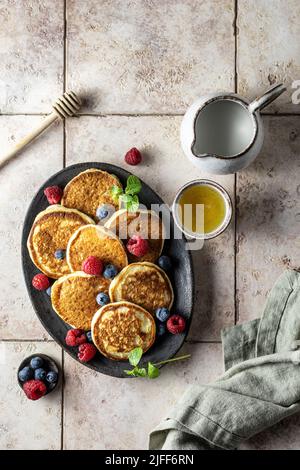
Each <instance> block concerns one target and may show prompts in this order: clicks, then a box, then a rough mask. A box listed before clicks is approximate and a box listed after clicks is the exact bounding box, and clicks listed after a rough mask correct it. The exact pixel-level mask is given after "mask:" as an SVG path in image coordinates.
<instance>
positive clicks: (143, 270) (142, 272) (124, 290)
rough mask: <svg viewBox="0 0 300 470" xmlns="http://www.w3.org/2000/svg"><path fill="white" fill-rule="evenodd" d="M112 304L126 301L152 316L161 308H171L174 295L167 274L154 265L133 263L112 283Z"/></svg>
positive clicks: (110, 290) (110, 293)
mask: <svg viewBox="0 0 300 470" xmlns="http://www.w3.org/2000/svg"><path fill="white" fill-rule="evenodd" d="M109 296H110V299H111V301H112V302H120V301H121V300H125V301H128V302H132V303H134V304H137V305H140V306H141V307H143V308H144V309H146V310H148V312H150V313H151V314H152V315H154V314H155V310H156V309H157V308H159V307H167V308H169V309H170V308H171V306H172V304H173V299H174V294H173V289H172V285H171V282H170V280H169V278H168V276H167V275H166V273H165V272H164V271H163V270H162V269H160V268H159V267H158V266H156V265H155V264H153V263H148V262H143V263H132V264H129V265H128V266H127V267H126V268H124V269H123V270H122V271H121V272H120V273H119V274H118V275H117V276H116V277H115V278H114V279H113V281H112V282H111V284H110V288H109Z"/></svg>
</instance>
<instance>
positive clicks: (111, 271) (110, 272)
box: [103, 264, 118, 279]
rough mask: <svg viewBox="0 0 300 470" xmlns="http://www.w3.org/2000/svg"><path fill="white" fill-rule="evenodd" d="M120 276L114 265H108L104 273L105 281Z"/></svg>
mask: <svg viewBox="0 0 300 470" xmlns="http://www.w3.org/2000/svg"><path fill="white" fill-rule="evenodd" d="M117 274H118V270H117V268H116V267H115V266H114V265H113V264H107V265H106V266H105V268H104V271H103V276H104V277H105V279H113V278H114V277H115V276H116V275H117Z"/></svg>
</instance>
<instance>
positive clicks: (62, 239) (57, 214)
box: [27, 204, 94, 279]
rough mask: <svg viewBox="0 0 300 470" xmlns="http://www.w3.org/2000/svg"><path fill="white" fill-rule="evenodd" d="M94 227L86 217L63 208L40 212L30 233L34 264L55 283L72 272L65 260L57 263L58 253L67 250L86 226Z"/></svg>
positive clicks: (30, 252) (52, 207)
mask: <svg viewBox="0 0 300 470" xmlns="http://www.w3.org/2000/svg"><path fill="white" fill-rule="evenodd" d="M86 224H94V221H93V220H92V219H90V217H88V216H87V215H85V214H82V213H81V212H79V211H77V210H75V209H66V208H65V207H62V206H60V205H58V204H57V205H53V206H49V207H48V208H47V209H46V210H45V211H42V212H40V213H39V214H38V215H37V217H36V218H35V221H34V223H33V225H32V228H31V230H30V233H29V236H28V240H27V247H28V251H29V254H30V257H31V259H32V261H33V263H34V264H35V265H36V267H37V268H38V269H40V270H41V271H42V272H43V273H45V274H46V275H47V276H49V277H52V278H54V279H57V278H59V277H60V276H63V275H64V274H67V273H69V272H70V269H69V266H68V264H67V261H66V259H62V260H60V259H56V258H55V256H54V253H55V251H56V250H59V249H61V250H65V249H66V248H67V244H68V241H69V238H70V237H71V235H72V234H73V233H74V232H75V231H76V230H77V229H78V228H79V227H82V226H83V225H86Z"/></svg>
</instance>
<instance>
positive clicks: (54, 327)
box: [22, 163, 193, 377]
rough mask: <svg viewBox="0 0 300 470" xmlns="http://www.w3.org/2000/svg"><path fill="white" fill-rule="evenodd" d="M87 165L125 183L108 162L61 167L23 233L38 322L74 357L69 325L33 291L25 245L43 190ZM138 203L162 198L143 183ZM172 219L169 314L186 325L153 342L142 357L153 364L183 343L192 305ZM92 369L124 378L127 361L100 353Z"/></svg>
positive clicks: (187, 259) (184, 253) (185, 258)
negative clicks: (67, 341)
mask: <svg viewBox="0 0 300 470" xmlns="http://www.w3.org/2000/svg"><path fill="white" fill-rule="evenodd" d="M88 168H99V169H101V170H105V171H108V172H109V173H113V174H115V175H116V176H117V177H118V178H119V179H120V180H121V182H122V183H123V184H124V185H126V180H127V177H128V176H129V175H130V173H128V172H127V171H125V170H123V169H122V168H119V167H117V166H115V165H110V164H108V163H80V164H77V165H72V166H69V167H68V168H65V169H64V170H62V171H60V172H59V173H56V174H55V175H54V176H52V177H51V178H49V179H48V181H46V182H45V184H44V185H43V186H42V187H41V188H40V189H39V191H38V193H37V194H36V196H35V197H34V199H33V201H32V203H31V204H30V207H29V209H28V212H27V215H26V218H25V222H24V228H23V234H22V264H23V272H24V277H25V282H26V286H27V290H28V293H29V296H30V299H31V302H32V305H33V307H34V309H35V311H36V314H37V316H38V317H39V319H40V321H41V322H42V324H43V325H44V327H45V328H46V330H47V331H48V333H49V334H50V335H51V336H52V337H53V339H55V341H56V342H57V343H58V344H59V345H60V346H61V347H62V348H64V349H65V351H67V352H68V353H69V354H70V355H71V356H72V357H73V358H74V359H76V360H77V350H76V348H70V347H68V346H66V344H65V341H64V340H65V336H66V333H67V330H68V329H69V328H70V327H69V326H68V325H67V324H66V323H64V322H63V320H61V319H60V317H59V316H58V315H57V314H56V313H55V312H54V310H53V309H52V307H51V301H50V298H49V296H48V295H47V293H46V292H45V291H43V292H39V291H36V290H35V289H34V288H33V287H32V285H31V280H32V278H33V276H34V275H35V274H37V273H38V272H39V271H38V270H37V268H36V267H35V266H34V264H33V263H32V261H31V259H30V257H29V254H28V250H27V247H26V243H27V238H28V234H29V231H30V228H31V226H32V224H33V221H34V219H35V217H36V215H37V214H38V213H39V212H41V211H42V210H44V209H46V207H48V203H47V200H46V198H45V196H44V193H43V191H44V189H45V188H46V187H47V186H52V185H58V186H61V187H62V188H63V187H64V186H65V185H66V184H67V183H68V182H69V181H70V180H71V179H72V178H74V176H76V175H78V173H80V172H81V171H84V170H87V169H88ZM139 198H140V202H141V203H142V204H144V205H146V206H147V207H150V205H151V204H162V203H163V201H162V199H161V198H160V197H159V196H158V195H157V194H156V193H155V192H154V191H153V190H152V189H151V188H149V186H147V185H146V184H145V183H143V184H142V190H141V192H140V195H139ZM173 231H174V221H173V218H172V217H171V230H170V232H171V239H170V240H166V242H165V246H164V251H163V253H164V254H167V255H169V256H170V257H171V258H172V262H173V269H172V273H170V279H171V282H172V285H173V288H174V294H175V300H174V305H173V307H172V313H180V314H181V315H183V316H184V317H185V318H186V321H187V328H186V330H185V332H184V333H183V334H179V335H172V334H170V333H168V332H167V333H166V334H165V335H164V336H163V337H162V338H159V339H157V340H156V341H155V343H154V345H153V346H152V348H150V350H149V351H147V353H146V354H145V355H144V356H143V358H144V360H145V361H151V362H153V363H156V362H159V361H162V360H165V359H168V358H170V357H172V356H174V354H176V353H177V351H178V350H179V349H180V347H181V346H182V344H183V342H184V339H185V337H186V335H187V332H188V329H189V325H190V321H191V317H192V308H193V274H192V261H191V256H190V253H189V251H188V250H186V241H185V239H184V238H181V239H176V238H174V237H173V236H172V235H173ZM86 365H87V366H88V367H90V368H91V369H94V370H96V371H98V372H102V373H103V374H107V375H112V376H115V377H127V376H126V375H125V374H124V372H123V371H124V369H128V362H127V361H113V360H110V359H107V358H105V357H103V356H102V355H101V354H100V353H99V354H97V355H96V356H95V358H94V359H93V360H92V361H91V362H89V363H88V364H86Z"/></svg>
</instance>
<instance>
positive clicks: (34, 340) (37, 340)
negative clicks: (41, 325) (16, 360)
mask: <svg viewBox="0 0 300 470" xmlns="http://www.w3.org/2000/svg"><path fill="white" fill-rule="evenodd" d="M0 343H55V341H54V339H41V338H32V339H28V338H22V339H16V338H3V339H0Z"/></svg>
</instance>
